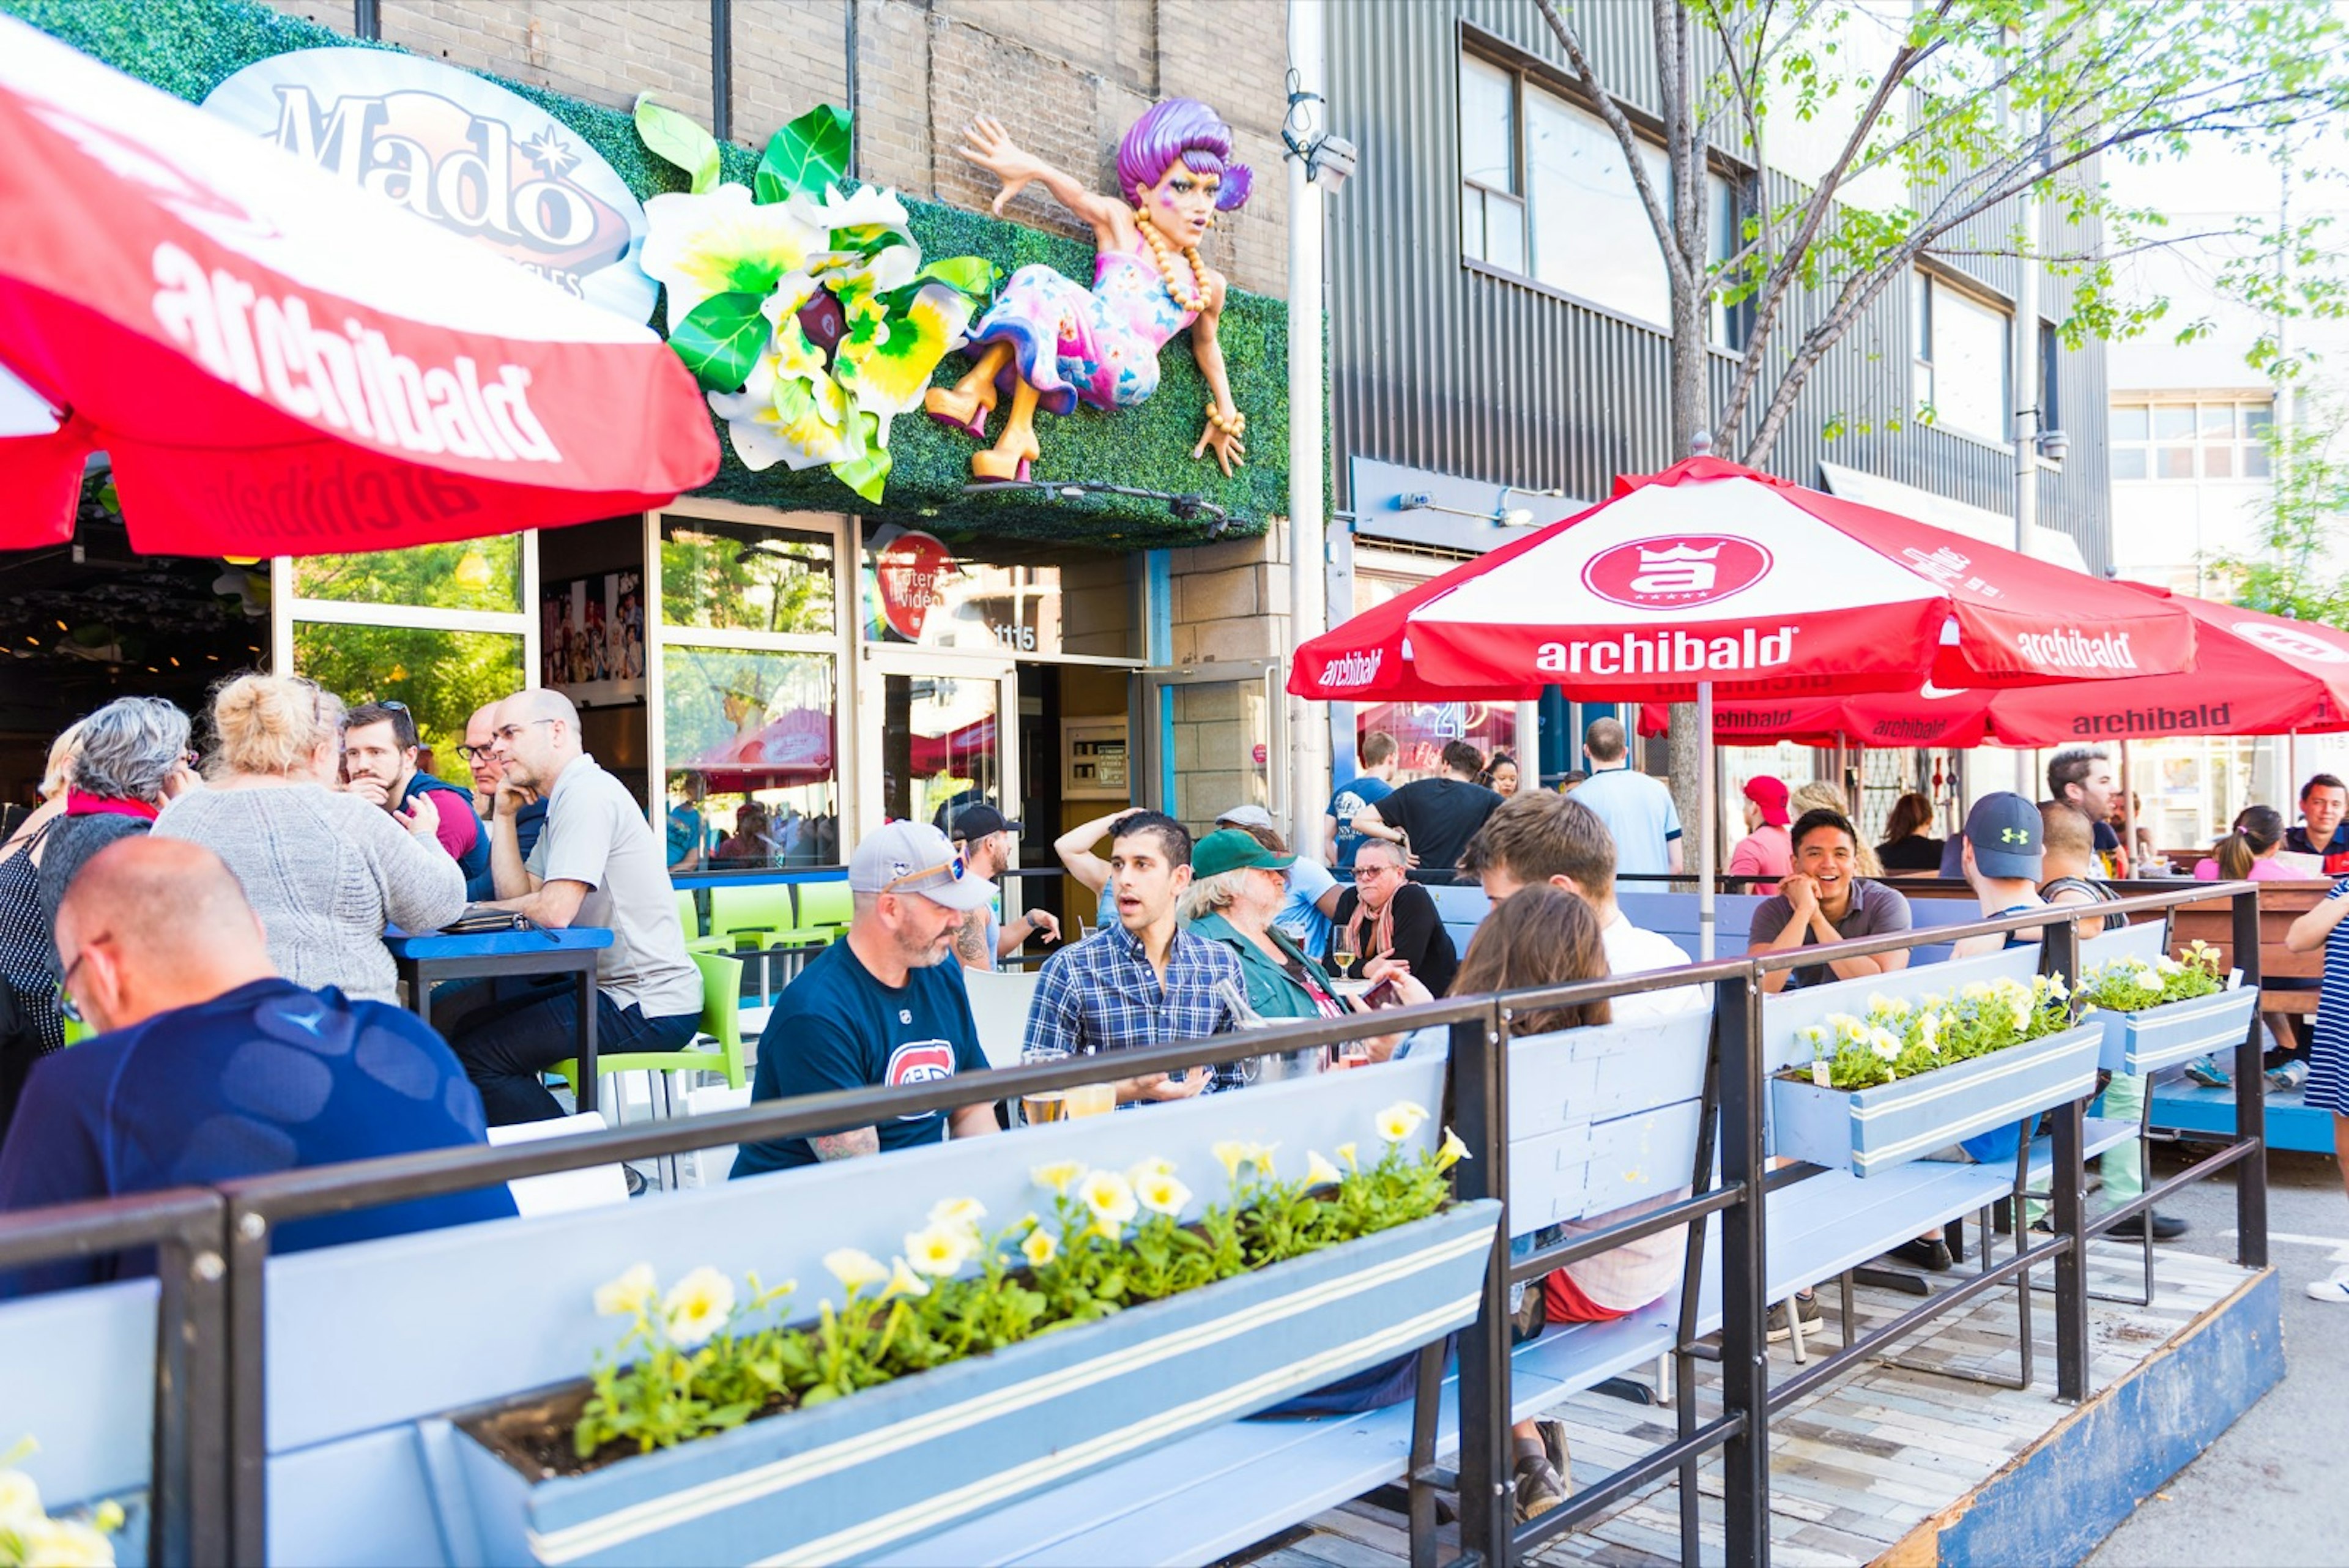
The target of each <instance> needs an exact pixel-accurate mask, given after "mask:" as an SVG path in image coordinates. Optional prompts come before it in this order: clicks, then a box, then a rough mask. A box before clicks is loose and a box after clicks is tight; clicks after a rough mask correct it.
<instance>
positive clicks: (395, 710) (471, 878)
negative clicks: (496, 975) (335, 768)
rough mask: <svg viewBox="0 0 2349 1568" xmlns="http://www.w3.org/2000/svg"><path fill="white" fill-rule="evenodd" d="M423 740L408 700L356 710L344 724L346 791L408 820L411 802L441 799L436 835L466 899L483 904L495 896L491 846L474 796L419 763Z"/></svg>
mask: <svg viewBox="0 0 2349 1568" xmlns="http://www.w3.org/2000/svg"><path fill="white" fill-rule="evenodd" d="M420 745H421V742H420V741H419V737H418V735H417V733H416V715H415V714H413V713H411V712H409V711H408V704H407V703H405V702H367V703H364V704H362V705H360V706H359V707H357V708H354V709H352V710H351V711H350V715H349V717H347V718H346V719H345V720H344V721H343V776H344V779H345V781H346V782H345V784H344V785H343V789H344V792H345V793H346V794H354V795H357V797H358V798H359V799H361V800H363V801H366V802H367V804H368V805H373V806H379V807H381V808H382V809H383V810H385V811H387V812H389V813H390V814H391V815H393V816H395V817H400V816H404V815H406V813H407V811H408V803H409V801H411V800H413V799H415V798H416V797H417V796H418V795H419V794H435V795H439V796H440V797H441V798H440V799H439V800H436V801H434V802H433V803H432V804H433V805H435V806H436V807H438V808H439V815H437V816H436V817H435V819H434V821H433V826H432V836H433V838H434V840H435V841H436V842H438V843H439V844H440V847H441V848H443V849H445V850H447V851H448V852H449V858H450V859H451V860H454V861H455V862H456V863H457V869H458V870H460V871H462V872H463V873H464V874H465V897H466V898H471V899H473V900H475V901H476V902H479V901H480V900H482V899H485V898H495V897H497V885H496V883H495V882H494V881H493V880H492V877H491V875H490V846H489V843H488V840H487V839H486V838H485V837H484V836H482V832H481V823H480V822H479V821H478V820H477V819H476V818H475V817H474V815H473V811H472V805H473V796H472V792H471V790H468V789H466V788H465V787H464V786H463V785H461V784H450V783H449V782H448V781H447V780H446V779H437V778H434V777H433V776H432V775H431V774H428V773H425V772H423V771H422V770H421V769H419V768H418V767H417V765H416V756H417V752H418V751H419V748H420ZM460 805H462V806H463V807H464V809H463V810H459V809H458V807H459V806H460Z"/></svg>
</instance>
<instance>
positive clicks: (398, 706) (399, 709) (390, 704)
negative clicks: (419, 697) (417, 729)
mask: <svg viewBox="0 0 2349 1568" xmlns="http://www.w3.org/2000/svg"><path fill="white" fill-rule="evenodd" d="M376 706H377V707H378V708H388V709H390V710H391V711H393V712H395V713H405V712H407V711H408V704H407V703H405V702H395V701H392V700H391V699H390V698H388V697H386V698H383V699H381V700H379V701H378V702H377V703H376Z"/></svg>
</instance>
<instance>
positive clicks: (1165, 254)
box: [1133, 207, 1207, 316]
mask: <svg viewBox="0 0 2349 1568" xmlns="http://www.w3.org/2000/svg"><path fill="white" fill-rule="evenodd" d="M1133 221H1134V223H1137V224H1138V225H1140V227H1141V229H1142V239H1143V244H1147V245H1148V246H1149V247H1150V254H1151V257H1152V259H1153V260H1154V261H1156V262H1157V264H1158V275H1159V276H1160V277H1161V278H1163V279H1164V281H1165V284H1166V297H1167V298H1169V299H1171V300H1173V301H1174V303H1175V304H1176V305H1178V306H1181V307H1182V308H1183V310H1184V311H1185V314H1188V315H1192V316H1196V315H1197V314H1198V313H1199V312H1200V310H1202V309H1203V308H1205V306H1206V303H1207V290H1206V281H1205V280H1206V275H1207V269H1206V267H1205V266H1203V265H1200V261H1199V248H1198V247H1197V246H1196V245H1185V246H1184V247H1183V259H1184V260H1185V261H1186V262H1188V263H1189V264H1190V266H1191V286H1190V287H1189V288H1185V287H1184V286H1182V284H1180V283H1179V282H1177V281H1176V280H1175V276H1174V247H1173V246H1171V245H1169V244H1167V243H1166V236H1165V235H1164V234H1160V233H1159V232H1158V225H1157V224H1155V223H1152V222H1151V221H1150V213H1149V212H1148V210H1147V209H1145V208H1142V207H1136V208H1135V209H1134V210H1133Z"/></svg>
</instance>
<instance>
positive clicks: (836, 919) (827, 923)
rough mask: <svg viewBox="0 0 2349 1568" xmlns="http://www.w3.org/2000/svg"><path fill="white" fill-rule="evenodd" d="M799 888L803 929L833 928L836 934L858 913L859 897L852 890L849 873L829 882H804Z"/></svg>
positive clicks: (820, 929) (823, 929) (830, 929)
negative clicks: (849, 886) (857, 898)
mask: <svg viewBox="0 0 2349 1568" xmlns="http://www.w3.org/2000/svg"><path fill="white" fill-rule="evenodd" d="M799 889H800V920H799V925H800V929H801V930H802V931H809V932H820V931H830V932H832V933H833V935H835V936H836V935H838V934H839V933H840V932H842V931H844V930H846V929H848V922H849V921H850V920H852V919H854V918H855V916H856V897H855V895H854V894H853V893H851V892H850V891H849V890H848V878H847V877H835V878H833V880H831V881H829V882H802V883H801V884H800V885H799Z"/></svg>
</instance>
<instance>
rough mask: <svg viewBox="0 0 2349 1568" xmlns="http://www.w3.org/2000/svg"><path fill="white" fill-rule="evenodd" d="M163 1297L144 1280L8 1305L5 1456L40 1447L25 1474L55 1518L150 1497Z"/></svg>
mask: <svg viewBox="0 0 2349 1568" xmlns="http://www.w3.org/2000/svg"><path fill="white" fill-rule="evenodd" d="M157 1297H158V1292H157V1288H156V1284H155V1282H154V1281H153V1280H152V1279H144V1280H126V1281H124V1282H121V1283H119V1284H110V1285H95V1286H91V1287H89V1288H88V1289H86V1290H73V1291H57V1292H53V1293H50V1294H47V1295H38V1296H29V1297H26V1299H24V1300H22V1301H15V1302H9V1303H5V1304H0V1346H6V1347H7V1348H8V1350H9V1354H6V1355H0V1452H5V1451H6V1450H7V1449H9V1448H12V1447H14V1446H15V1444H16V1440H17V1439H18V1438H26V1437H29V1438H34V1439H36V1441H37V1442H38V1443H39V1444H40V1448H39V1450H38V1451H37V1452H36V1453H34V1454H33V1455H32V1456H31V1457H30V1458H29V1459H26V1460H25V1461H24V1462H23V1469H24V1470H25V1472H26V1474H27V1475H29V1476H31V1477H32V1478H33V1480H34V1481H35V1482H36V1483H37V1484H38V1485H39V1487H40V1489H41V1495H42V1497H43V1499H44V1500H45V1501H47V1502H48V1503H49V1504H50V1505H51V1506H52V1507H53V1508H55V1507H61V1506H64V1505H67V1504H78V1503H94V1502H97V1501H99V1500H101V1499H104V1498H122V1497H128V1496H134V1495H136V1494H139V1493H142V1492H144V1491H146V1490H148V1487H149V1483H150V1480H151V1479H152V1477H151V1470H152V1464H153V1444H154V1430H155V1393H156V1382H155V1314H156V1303H157ZM28 1351H29V1352H31V1353H30V1354H27V1353H26V1352H28ZM123 1544H124V1545H125V1546H128V1547H132V1548H136V1547H137V1546H139V1545H141V1544H143V1543H141V1542H132V1541H129V1540H126V1541H125V1542H123Z"/></svg>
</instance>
